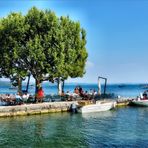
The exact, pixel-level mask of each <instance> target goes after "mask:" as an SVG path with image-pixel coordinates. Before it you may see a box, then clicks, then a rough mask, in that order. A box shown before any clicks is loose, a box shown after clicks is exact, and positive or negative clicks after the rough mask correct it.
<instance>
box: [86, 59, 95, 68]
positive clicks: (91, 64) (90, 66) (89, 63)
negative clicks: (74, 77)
mask: <svg viewBox="0 0 148 148" xmlns="http://www.w3.org/2000/svg"><path fill="white" fill-rule="evenodd" d="M92 67H94V63H93V62H91V61H87V62H86V68H92Z"/></svg>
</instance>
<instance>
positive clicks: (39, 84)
mask: <svg viewBox="0 0 148 148" xmlns="http://www.w3.org/2000/svg"><path fill="white" fill-rule="evenodd" d="M40 87H41V82H40V81H39V80H37V79H35V102H36V101H37V93H38V90H39V88H40Z"/></svg>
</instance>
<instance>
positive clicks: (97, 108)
mask: <svg viewBox="0 0 148 148" xmlns="http://www.w3.org/2000/svg"><path fill="white" fill-rule="evenodd" d="M115 106H116V102H101V101H98V102H96V104H90V105H86V106H83V107H81V108H79V110H78V112H80V113H91V112H101V111H108V110H110V109H112V108H114V107H115Z"/></svg>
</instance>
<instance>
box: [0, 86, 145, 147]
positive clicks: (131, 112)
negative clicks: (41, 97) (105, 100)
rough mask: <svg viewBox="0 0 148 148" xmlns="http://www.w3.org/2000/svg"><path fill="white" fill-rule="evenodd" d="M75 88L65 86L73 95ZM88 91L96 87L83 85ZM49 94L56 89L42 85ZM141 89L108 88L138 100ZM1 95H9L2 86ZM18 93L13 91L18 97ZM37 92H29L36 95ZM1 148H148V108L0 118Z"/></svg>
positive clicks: (133, 87) (129, 87)
mask: <svg viewBox="0 0 148 148" xmlns="http://www.w3.org/2000/svg"><path fill="white" fill-rule="evenodd" d="M74 87H75V85H72V84H71V85H70V84H68V85H66V86H65V90H70V91H73V88H74ZM82 87H83V88H84V89H85V90H89V89H90V88H93V89H97V85H96V84H91V85H84V84H83V85H82ZM43 88H44V91H45V93H46V94H48V93H49V92H50V93H56V91H57V89H56V86H51V87H49V86H48V87H47V84H45V85H43ZM143 90H144V89H143V87H142V86H141V85H139V84H136V85H132V84H127V85H125V86H124V87H119V85H117V84H116V85H109V86H108V87H107V92H111V93H115V94H116V95H121V96H137V95H138V94H139V93H140V92H142V91H143ZM0 91H1V92H0V93H4V92H6V93H8V92H10V91H9V89H8V86H7V87H5V86H1V87H0ZM15 91H16V90H11V93H15ZM33 92H34V90H32V89H31V90H30V93H33ZM0 147H18V148H20V147H25V148H29V147H48V148H102V147H109V148H110V147H132V148H136V147H137V148H139V147H142V148H143V147H148V108H145V107H122V108H116V109H114V110H111V111H107V112H100V113H90V114H71V113H52V114H45V115H33V116H23V117H12V118H0Z"/></svg>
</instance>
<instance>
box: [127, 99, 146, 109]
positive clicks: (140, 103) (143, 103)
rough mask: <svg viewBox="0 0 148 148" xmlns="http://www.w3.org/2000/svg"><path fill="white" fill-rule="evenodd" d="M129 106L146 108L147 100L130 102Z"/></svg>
mask: <svg viewBox="0 0 148 148" xmlns="http://www.w3.org/2000/svg"><path fill="white" fill-rule="evenodd" d="M130 104H131V105H136V106H147V107H148V99H147V100H141V99H139V100H132V101H131V103H130Z"/></svg>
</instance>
